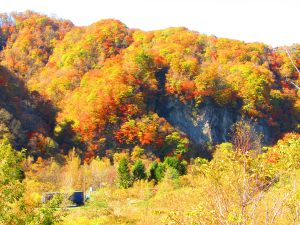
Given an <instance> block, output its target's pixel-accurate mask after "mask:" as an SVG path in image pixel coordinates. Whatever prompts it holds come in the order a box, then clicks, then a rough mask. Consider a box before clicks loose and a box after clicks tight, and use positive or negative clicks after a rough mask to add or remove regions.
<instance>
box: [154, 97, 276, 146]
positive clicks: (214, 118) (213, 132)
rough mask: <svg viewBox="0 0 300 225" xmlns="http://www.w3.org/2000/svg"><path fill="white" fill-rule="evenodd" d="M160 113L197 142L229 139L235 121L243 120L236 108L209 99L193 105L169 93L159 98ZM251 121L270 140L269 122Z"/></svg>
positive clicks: (213, 142)
mask: <svg viewBox="0 0 300 225" xmlns="http://www.w3.org/2000/svg"><path fill="white" fill-rule="evenodd" d="M157 112H158V114H159V115H160V116H162V117H164V118H166V119H167V120H168V121H169V123H170V124H172V125H173V126H174V127H176V128H178V129H180V130H181V131H183V132H184V133H186V134H187V135H188V136H189V138H190V139H191V140H192V141H193V143H194V144H196V145H203V144H207V143H211V144H218V143H221V142H225V141H229V140H230V138H231V131H232V126H233V124H234V123H236V122H237V121H238V120H240V119H241V116H240V114H239V110H238V109H237V108H233V107H230V106H225V107H221V106H219V105H217V104H215V103H214V102H213V101H212V100H209V99H208V100H206V101H205V102H204V103H202V104H201V105H200V106H199V107H193V106H192V104H184V103H182V102H181V101H179V100H178V99H176V98H175V97H170V96H168V97H164V98H163V99H161V100H160V102H159V106H158V107H157ZM252 123H253V126H254V128H255V130H256V131H257V132H258V133H261V134H262V135H263V142H264V144H268V143H270V142H271V141H272V135H271V130H270V127H269V126H268V125H267V123H266V122H265V121H263V120H261V121H258V122H252Z"/></svg>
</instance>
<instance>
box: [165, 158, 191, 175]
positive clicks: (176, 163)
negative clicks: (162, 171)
mask: <svg viewBox="0 0 300 225" xmlns="http://www.w3.org/2000/svg"><path fill="white" fill-rule="evenodd" d="M164 164H165V165H166V166H168V167H171V168H173V169H175V170H177V172H178V174H179V175H184V174H186V162H185V161H180V160H179V159H178V158H177V157H175V156H173V157H166V158H165V160H164Z"/></svg>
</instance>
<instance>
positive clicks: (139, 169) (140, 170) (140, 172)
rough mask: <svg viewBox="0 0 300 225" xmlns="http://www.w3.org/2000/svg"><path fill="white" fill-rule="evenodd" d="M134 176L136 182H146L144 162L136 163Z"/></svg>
mask: <svg viewBox="0 0 300 225" xmlns="http://www.w3.org/2000/svg"><path fill="white" fill-rule="evenodd" d="M132 174H133V179H134V180H145V179H146V178H147V175H146V168H145V165H144V164H143V162H142V160H140V159H139V160H137V161H135V163H134V166H133V170H132Z"/></svg>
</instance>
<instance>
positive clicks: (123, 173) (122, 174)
mask: <svg viewBox="0 0 300 225" xmlns="http://www.w3.org/2000/svg"><path fill="white" fill-rule="evenodd" d="M128 164H129V163H128V160H127V159H126V158H122V159H121V161H120V164H119V167H118V180H119V186H120V187H121V188H129V187H131V186H132V176H131V174H130V170H129V166H128Z"/></svg>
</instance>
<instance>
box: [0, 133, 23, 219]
mask: <svg viewBox="0 0 300 225" xmlns="http://www.w3.org/2000/svg"><path fill="white" fill-rule="evenodd" d="M0 158H1V161H0V223H4V224H11V223H13V221H14V222H17V221H18V220H19V218H18V217H17V215H15V214H14V213H13V210H12V208H15V207H16V206H17V205H18V203H19V200H21V198H22V196H23V192H24V185H23V184H22V179H23V178H24V173H23V171H22V168H21V165H20V162H21V160H22V159H23V153H22V152H16V151H15V150H14V149H13V148H12V146H11V144H10V143H9V141H8V139H7V138H4V139H2V140H0ZM18 224H19V223H18Z"/></svg>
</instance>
